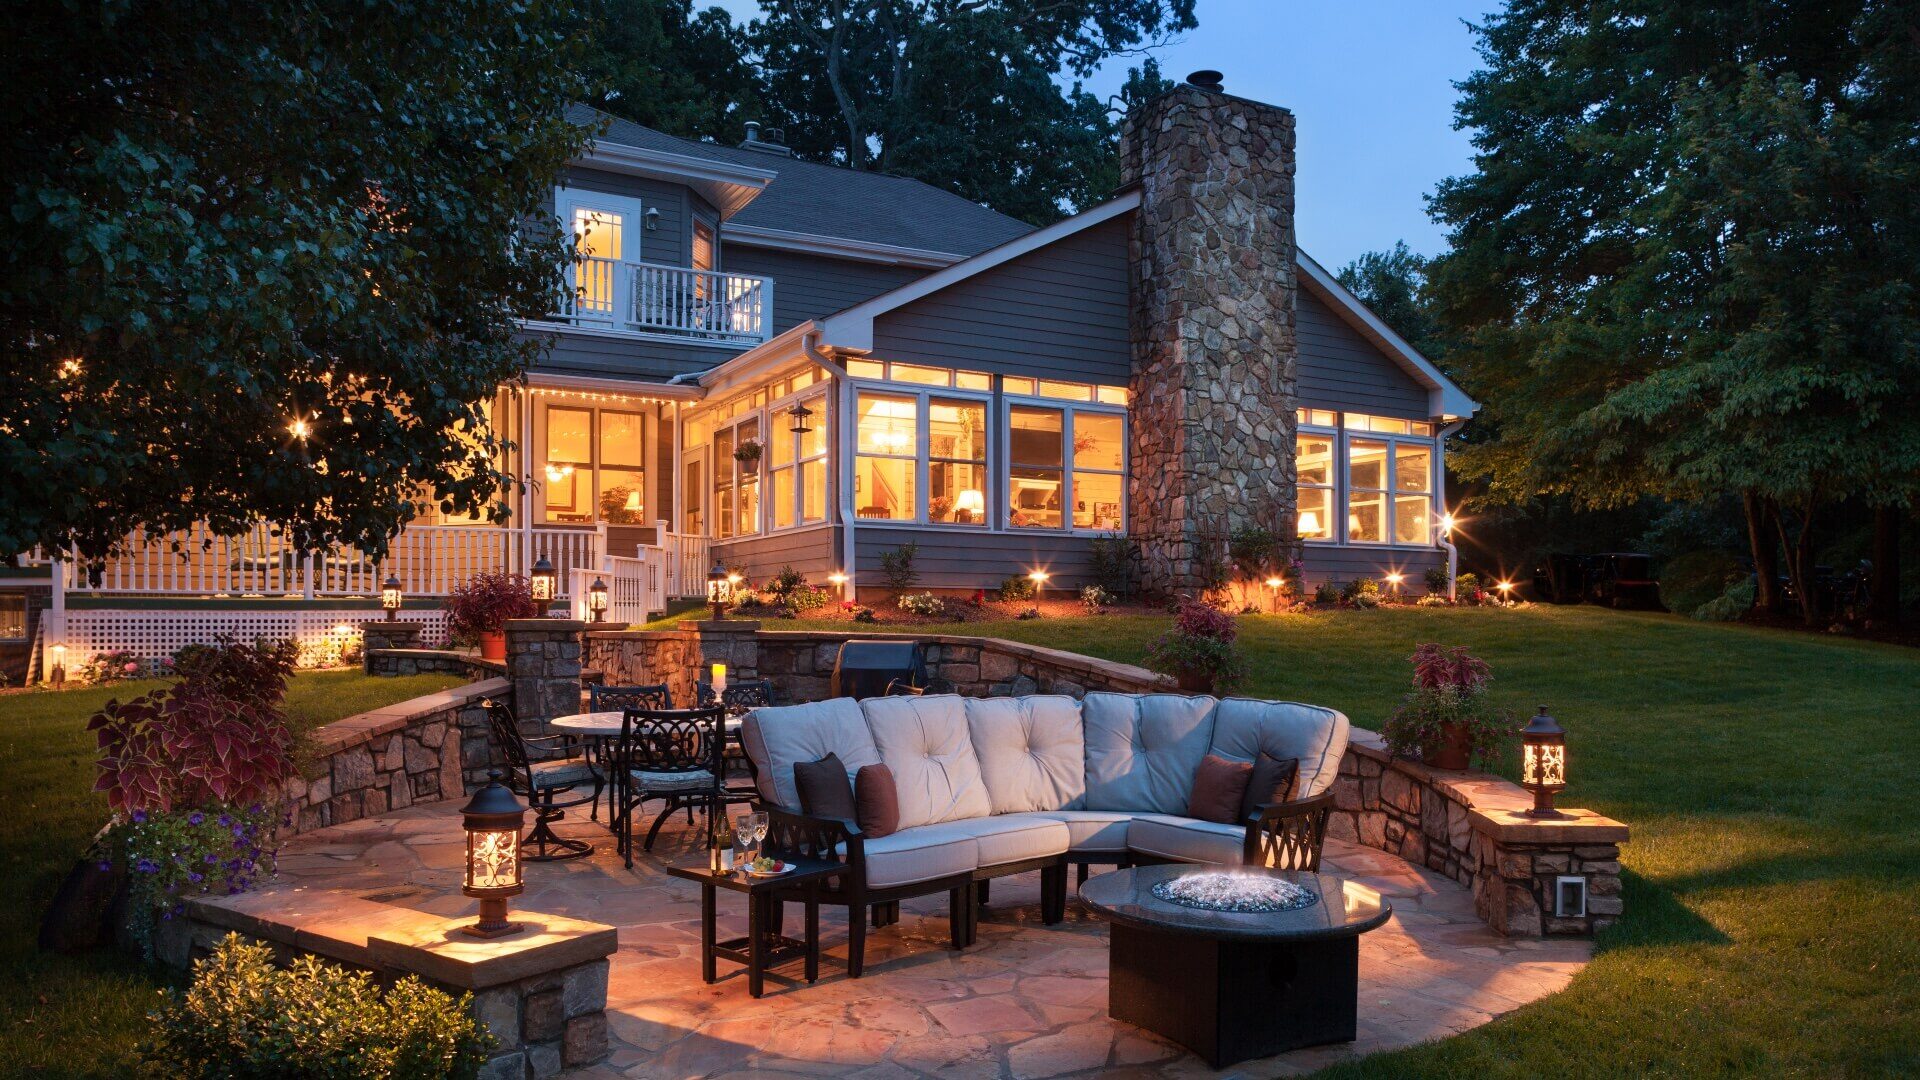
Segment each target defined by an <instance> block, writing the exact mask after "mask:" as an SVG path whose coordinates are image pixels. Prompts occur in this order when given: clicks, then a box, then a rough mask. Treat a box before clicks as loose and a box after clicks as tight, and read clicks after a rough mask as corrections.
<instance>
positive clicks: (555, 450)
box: [534, 405, 593, 523]
mask: <svg viewBox="0 0 1920 1080" xmlns="http://www.w3.org/2000/svg"><path fill="white" fill-rule="evenodd" d="M542 457H543V458H544V461H543V463H542V467H541V470H540V472H539V473H537V474H536V475H535V477H534V479H535V481H536V482H537V483H539V484H540V485H541V488H542V491H543V493H544V494H545V496H546V508H547V520H548V521H557V522H566V523H586V522H590V521H592V520H593V504H592V492H593V410H592V409H567V408H561V407H559V406H557V405H554V406H548V407H547V447H546V453H545V454H544V455H542Z"/></svg>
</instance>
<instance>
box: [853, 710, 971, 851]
mask: <svg viewBox="0 0 1920 1080" xmlns="http://www.w3.org/2000/svg"><path fill="white" fill-rule="evenodd" d="M860 710H861V711H862V712H863V713H864V714H865V715H866V718H867V728H868V730H869V731H871V732H872V734H873V744H874V746H875V748H877V749H878V750H879V752H880V760H881V761H882V762H883V763H885V764H886V766H887V769H888V770H889V771H891V772H892V773H893V785H894V788H895V789H896V790H897V792H898V793H899V796H900V828H902V829H911V828H913V827H914V826H916V825H932V824H936V823H938V822H942V821H957V820H959V819H961V818H978V817H986V816H988V815H989V814H991V813H993V803H992V802H991V801H990V800H989V799H988V798H987V786H986V783H985V781H983V780H982V779H981V778H980V759H979V758H978V757H976V756H974V752H973V740H972V738H970V737H969V736H968V734H967V712H966V706H965V705H964V704H962V700H961V699H960V698H959V697H956V696H954V695H952V694H936V695H932V696H929V697H881V698H868V699H867V700H865V701H863V702H861V703H860ZM842 760H845V758H844V756H843V757H842Z"/></svg>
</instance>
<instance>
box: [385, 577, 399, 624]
mask: <svg viewBox="0 0 1920 1080" xmlns="http://www.w3.org/2000/svg"><path fill="white" fill-rule="evenodd" d="M400 598H401V591H400V579H399V578H397V577H395V576H394V575H392V574H388V575H387V580H385V581H383V582H381V583H380V607H381V608H382V609H384V610H385V611H386V613H387V621H388V622H393V621H394V620H396V619H398V618H399V617H400Z"/></svg>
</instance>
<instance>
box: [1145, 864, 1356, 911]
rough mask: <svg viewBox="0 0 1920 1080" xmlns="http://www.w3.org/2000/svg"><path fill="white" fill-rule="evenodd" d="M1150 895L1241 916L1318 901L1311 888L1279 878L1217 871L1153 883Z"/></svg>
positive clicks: (1171, 902) (1309, 904)
mask: <svg viewBox="0 0 1920 1080" xmlns="http://www.w3.org/2000/svg"><path fill="white" fill-rule="evenodd" d="M1153 895H1155V896H1157V897H1159V898H1160V899H1162V900H1165V901H1166V902H1167V903H1169V904H1179V905H1180V906H1181V907H1190V908H1200V909H1202V910H1205V911H1230V912H1234V913H1237V914H1242V915H1263V914H1266V913H1269V912H1274V911H1292V910H1294V909H1296V908H1303V907H1309V906H1311V905H1313V904H1317V903H1319V902H1320V897H1319V895H1318V894H1317V893H1315V892H1314V891H1313V890H1312V889H1309V888H1305V887H1304V886H1300V885H1295V884H1294V883H1293V882H1291V881H1286V880H1284V879H1282V878H1273V877H1266V876H1264V875H1259V874H1229V873H1221V872H1219V871H1212V872H1207V873H1198V874H1182V875H1180V876H1179V877H1176V878H1168V879H1167V880H1166V881H1158V882H1155V883H1154V885H1153Z"/></svg>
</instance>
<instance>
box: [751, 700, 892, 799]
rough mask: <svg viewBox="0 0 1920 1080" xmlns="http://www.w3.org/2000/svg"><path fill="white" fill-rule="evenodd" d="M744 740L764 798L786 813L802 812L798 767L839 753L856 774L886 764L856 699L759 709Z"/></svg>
mask: <svg viewBox="0 0 1920 1080" xmlns="http://www.w3.org/2000/svg"><path fill="white" fill-rule="evenodd" d="M740 742H741V745H742V746H744V747H745V748H746V751H747V757H748V758H750V759H752V761H753V769H754V775H755V783H756V785H758V787H759V789H760V797H761V798H763V799H765V800H767V801H768V802H770V803H772V804H773V805H775V806H778V807H780V808H782V809H784V810H798V809H800V789H799V787H798V786H797V785H796V784H795V783H794V779H793V767H794V766H795V765H798V764H800V763H801V762H803V761H819V760H820V759H821V758H823V757H826V756H827V755H828V754H837V755H839V758H840V764H841V765H843V766H845V767H846V769H847V772H848V773H849V774H852V773H857V772H859V771H860V767H861V766H863V765H875V764H878V763H879V761H880V751H879V750H877V749H875V747H874V745H873V735H872V733H870V732H869V731H868V730H867V721H866V717H864V716H863V715H861V712H860V706H859V705H858V704H857V703H856V702H854V701H853V699H851V698H829V699H828V700H826V701H815V702H811V703H809V704H806V705H784V706H779V707H771V708H762V709H755V710H753V711H752V712H750V713H748V714H747V716H746V719H745V720H743V721H742V722H741V724H740Z"/></svg>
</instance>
